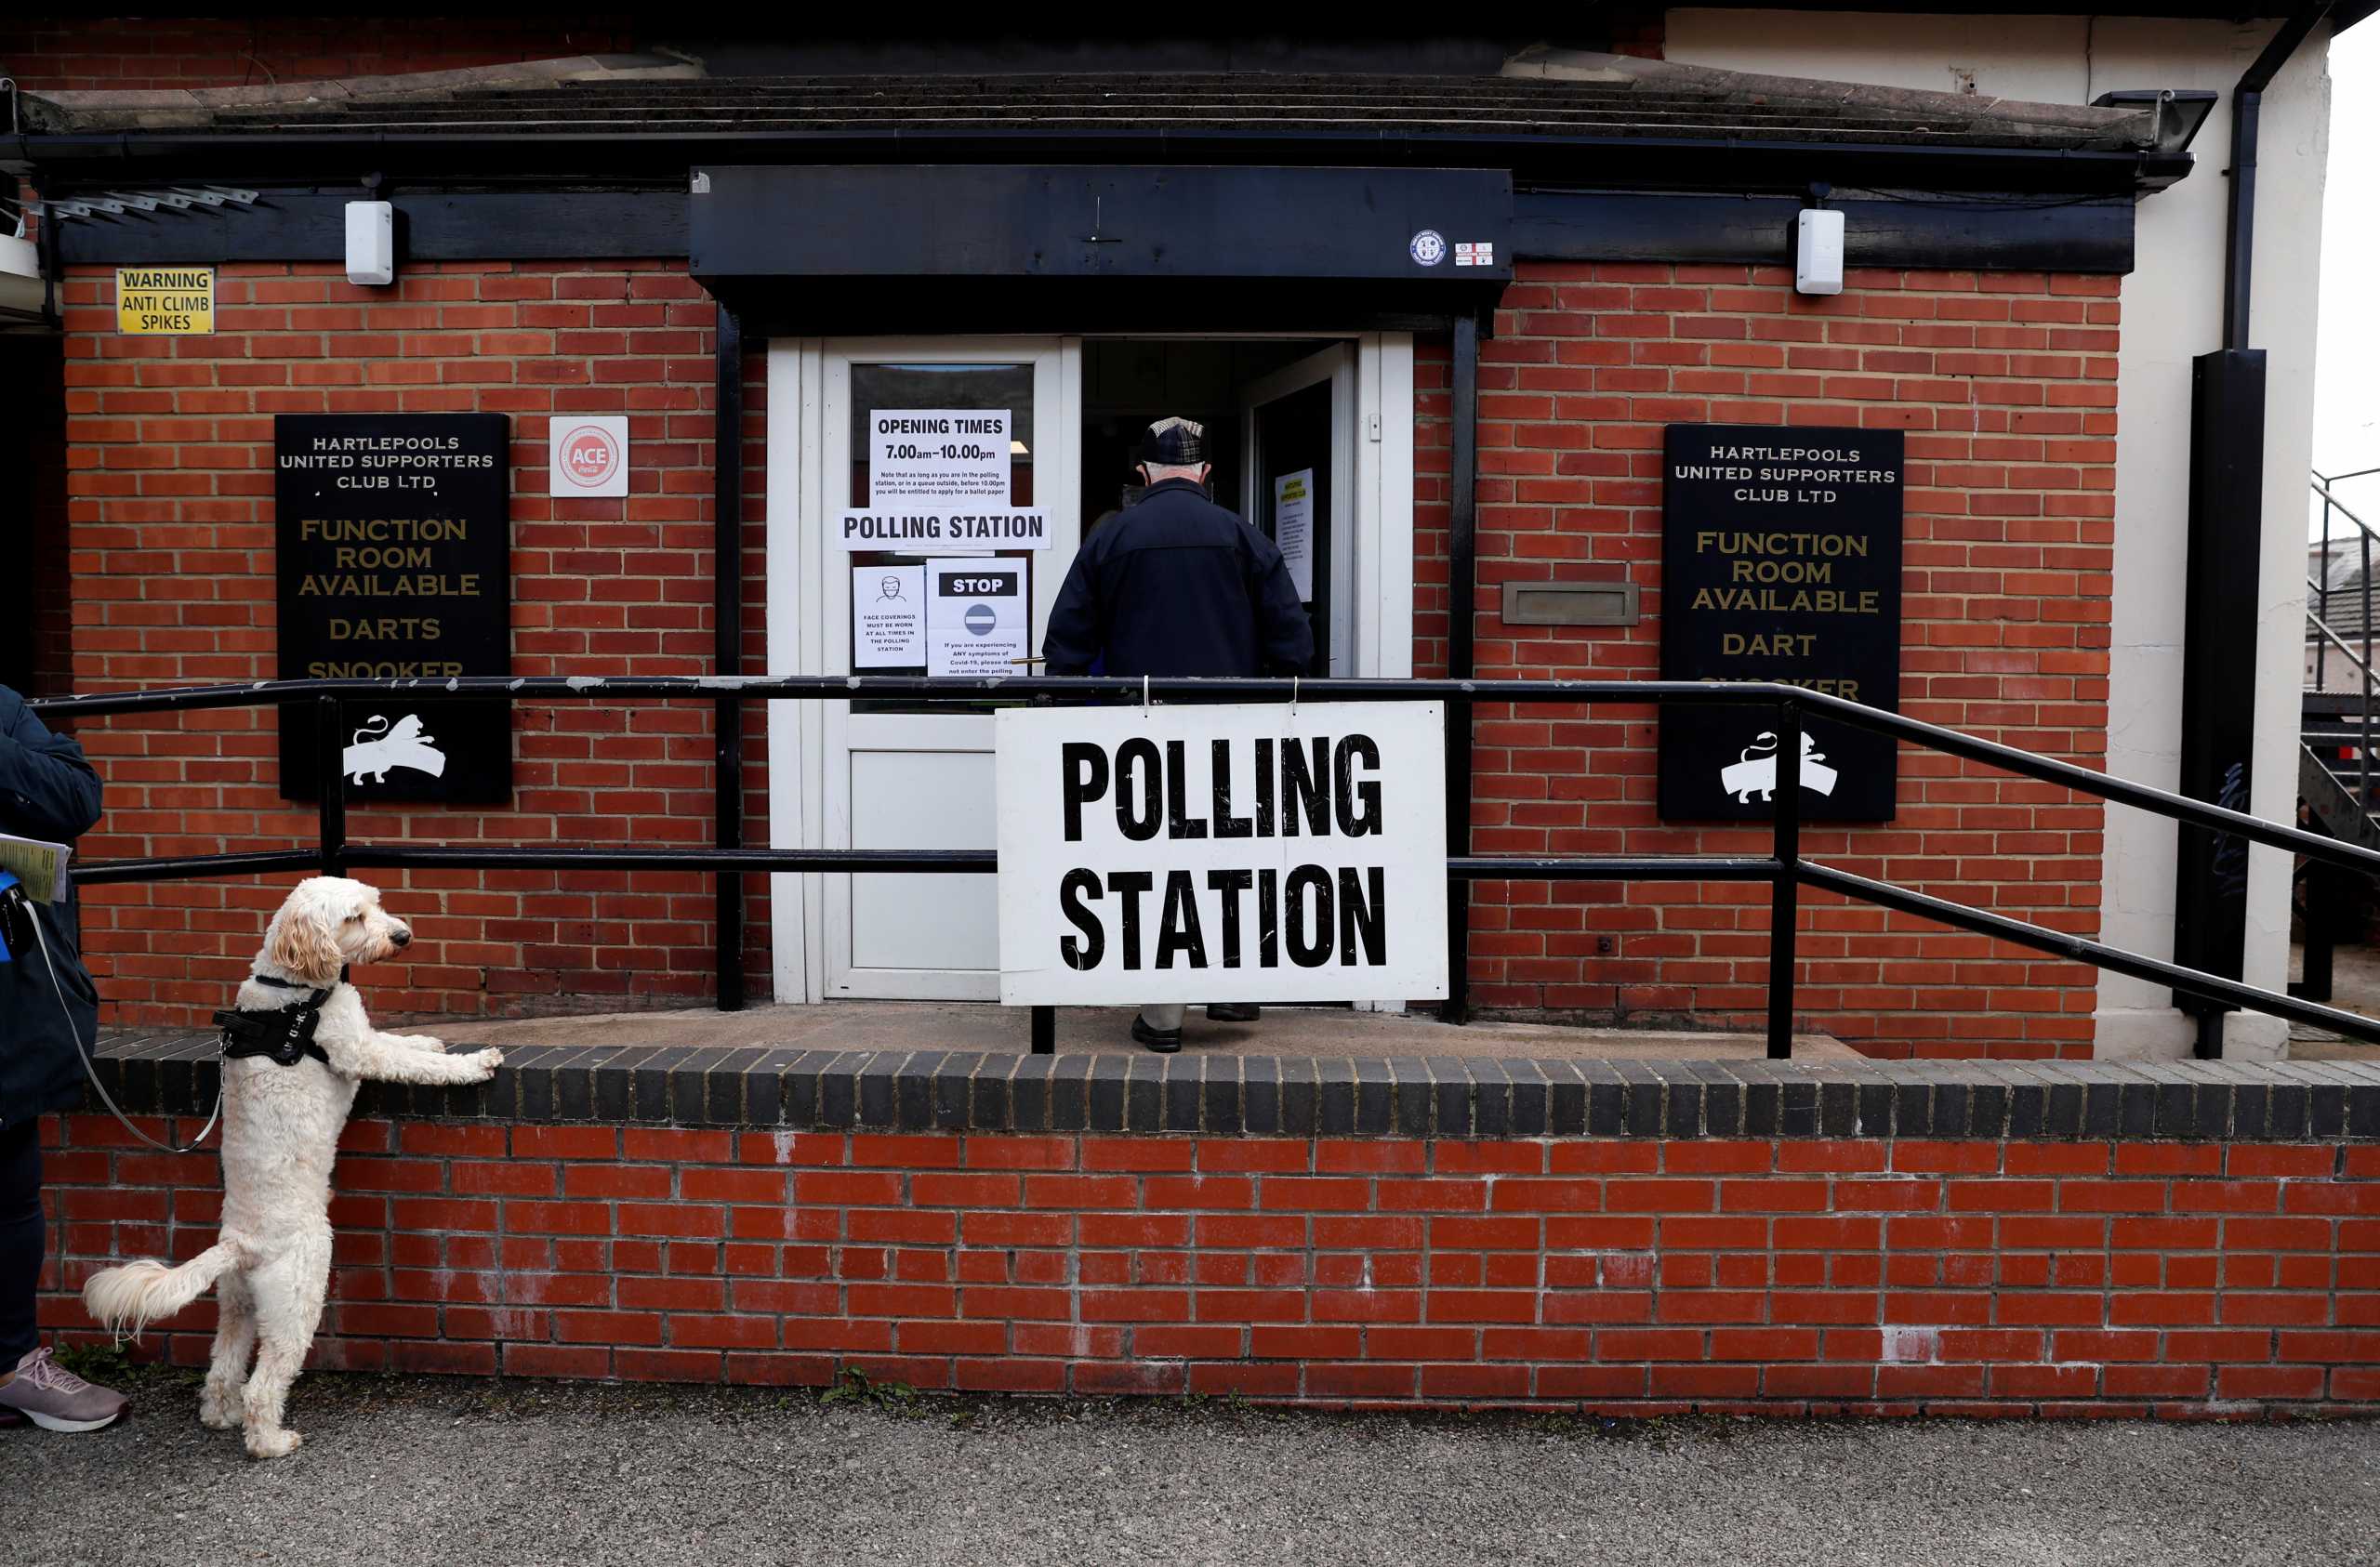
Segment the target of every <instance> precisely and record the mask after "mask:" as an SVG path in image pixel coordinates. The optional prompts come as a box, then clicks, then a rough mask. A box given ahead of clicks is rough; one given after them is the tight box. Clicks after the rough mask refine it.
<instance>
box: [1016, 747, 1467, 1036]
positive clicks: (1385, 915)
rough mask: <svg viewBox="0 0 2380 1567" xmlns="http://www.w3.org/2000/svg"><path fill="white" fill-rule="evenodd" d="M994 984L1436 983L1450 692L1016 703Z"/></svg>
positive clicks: (1395, 989) (1166, 989)
mask: <svg viewBox="0 0 2380 1567" xmlns="http://www.w3.org/2000/svg"><path fill="white" fill-rule="evenodd" d="M996 750H997V770H998V800H999V822H1000V830H999V918H1000V1000H1001V1001H1003V1002H1005V1003H1006V1004H1008V1005H1010V1006H1012V1007H1038V1006H1107V1005H1116V1004H1123V1003H1131V1004H1149V1005H1164V1004H1167V1003H1171V1002H1182V1003H1198V1002H1209V1001H1213V1000H1216V999H1218V998H1227V999H1230V1000H1244V1001H1359V1000H1422V999H1428V998H1434V997H1440V996H1444V995H1445V994H1447V878H1446V709H1445V707H1444V705H1443V704H1438V703H1426V704H1423V703H1414V704H1404V703H1338V704H1324V705H1308V706H1303V707H1292V706H1288V705H1269V706H1214V707H1205V706H1196V707H1142V708H1131V709H1116V708H1076V709H1057V710H1052V709H1049V708H1039V709H1025V708H1008V709H1004V710H1003V711H1001V712H1000V714H999V715H998V718H997V720H996Z"/></svg>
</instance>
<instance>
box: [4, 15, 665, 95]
mask: <svg viewBox="0 0 2380 1567" xmlns="http://www.w3.org/2000/svg"><path fill="white" fill-rule="evenodd" d="M635 47H636V44H635V42H634V30H633V29H631V28H629V27H628V26H627V25H626V24H625V23H624V21H623V20H621V19H619V18H617V17H607V16H604V15H602V14H600V13H599V14H596V15H592V16H586V17H574V18H570V19H563V18H559V17H539V16H512V17H504V16H489V15H487V14H485V13H481V14H477V15H471V16H442V17H423V16H385V17H372V16H314V17H298V16H271V15H261V16H229V17H170V16H144V17H88V16H81V15H55V14H54V15H50V16H46V17H45V16H25V15H22V14H20V15H18V16H14V17H11V18H9V19H8V20H5V21H0V74H6V75H10V76H13V77H15V78H16V82H17V86H20V87H22V88H23V89H24V90H25V91H27V92H65V91H74V90H99V91H131V90H135V89H147V90H157V89H163V88H173V87H241V86H269V85H274V84H280V83H288V82H309V81H317V80H336V79H337V78H340V77H346V76H373V75H383V74H389V73H392V72H410V71H452V70H456V69H458V68H460V67H464V66H472V65H500V64H506V63H509V62H510V61H513V60H524V59H559V58H562V57H563V56H568V55H588V54H605V53H610V52H614V51H618V50H626V49H633V48H635Z"/></svg>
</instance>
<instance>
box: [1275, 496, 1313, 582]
mask: <svg viewBox="0 0 2380 1567" xmlns="http://www.w3.org/2000/svg"><path fill="white" fill-rule="evenodd" d="M1273 542H1274V543H1275V544H1276V545H1279V546H1281V560H1283V561H1284V562H1285V563H1286V564H1287V565H1288V566H1289V580H1290V581H1291V582H1293V583H1295V584H1297V588H1298V602H1299V603H1301V604H1311V603H1313V602H1314V469H1312V468H1310V467H1302V468H1300V469H1298V470H1297V471H1296V472H1295V473H1285V474H1283V475H1281V476H1280V477H1279V478H1278V479H1276V480H1275V481H1273Z"/></svg>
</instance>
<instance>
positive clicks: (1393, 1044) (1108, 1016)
mask: <svg viewBox="0 0 2380 1567" xmlns="http://www.w3.org/2000/svg"><path fill="white" fill-rule="evenodd" d="M1131 1026H1132V1012H1131V1008H1129V1007H1114V1008H1104V1007H1101V1008H1092V1007H1062V1008H1060V1009H1059V1012H1058V1049H1059V1051H1060V1053H1062V1054H1064V1053H1071V1052H1075V1051H1095V1052H1110V1051H1113V1052H1131V1053H1139V1052H1140V1050H1141V1048H1142V1047H1140V1046H1138V1045H1136V1044H1134V1043H1133V1042H1132V1039H1131ZM1029 1030H1030V1014H1028V1013H1027V1012H1025V1010H1024V1009H1022V1008H1019V1007H998V1006H994V1005H992V1004H990V1003H988V1002H964V1001H830V1002H825V1003H822V1004H820V1005H818V1006H813V1007H750V1008H747V1009H746V1010H744V1011H741V1012H719V1011H714V1010H711V1009H709V1008H707V1007H706V1008H698V1009H692V1010H686V1011H672V1012H614V1013H607V1014H602V1015H599V1016H595V1017H576V1018H514V1019H507V1020H500V1021H488V1020H472V1021H452V1022H442V1023H427V1024H423V1025H421V1026H419V1027H417V1028H411V1029H401V1030H399V1031H397V1032H399V1033H407V1034H435V1035H437V1036H438V1037H439V1038H441V1039H443V1040H446V1041H448V1042H449V1043H451V1044H470V1045H495V1046H497V1047H507V1046H510V1047H526V1046H531V1045H658V1046H739V1045H744V1046H752V1045H760V1046H790V1047H799V1048H801V1049H810V1050H817V1049H833V1050H892V1049H910V1050H916V1049H938V1050H984V1051H997V1050H1018V1051H1022V1050H1025V1049H1027V1048H1029V1047H1030V1037H1029ZM1183 1047H1184V1049H1185V1051H1190V1052H1202V1053H1207V1054H1217V1055H1234V1056H1247V1055H1261V1056H1365V1057H1372V1058H1386V1057H1391V1056H1414V1057H1428V1056H1486V1057H1493V1058H1513V1059H1521V1060H1762V1059H1763V1058H1764V1057H1765V1055H1766V1054H1767V1042H1766V1040H1765V1037H1764V1036H1762V1035H1760V1034H1712V1033H1690V1032H1683V1031H1676V1030H1667V1029H1649V1028H1569V1027H1564V1026H1561V1025H1557V1024H1549V1023H1516V1022H1476V1023H1472V1024H1470V1025H1468V1026H1466V1027H1462V1028H1457V1027H1453V1026H1451V1025H1449V1024H1447V1023H1442V1022H1440V1021H1437V1020H1436V1019H1435V1018H1433V1017H1429V1016H1427V1015H1424V1014H1421V1013H1412V1012H1408V1013H1401V1014H1400V1013H1390V1012H1355V1011H1350V1010H1348V1009H1346V1008H1344V1007H1266V1008H1265V1009H1264V1017H1263V1021H1261V1022H1257V1023H1214V1022H1209V1021H1207V1019H1206V1015H1205V1013H1204V1011H1203V1010H1202V1009H1200V1008H1197V1007H1193V1008H1191V1011H1190V1015H1189V1018H1188V1021H1186V1022H1185V1023H1184V1025H1183ZM1793 1058H1794V1060H1803V1061H1812V1060H1818V1061H1825V1060H1838V1061H1839V1060H1858V1059H1859V1056H1858V1052H1857V1051H1855V1050H1853V1049H1852V1048H1851V1047H1849V1046H1847V1045H1845V1044H1844V1043H1843V1042H1842V1041H1841V1040H1839V1039H1836V1038H1834V1037H1833V1036H1831V1035H1830V1034H1798V1035H1796V1036H1795V1038H1794V1041H1793Z"/></svg>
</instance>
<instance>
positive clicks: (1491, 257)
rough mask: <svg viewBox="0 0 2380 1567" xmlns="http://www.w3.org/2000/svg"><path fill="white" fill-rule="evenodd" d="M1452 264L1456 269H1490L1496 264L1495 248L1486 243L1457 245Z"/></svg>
mask: <svg viewBox="0 0 2380 1567" xmlns="http://www.w3.org/2000/svg"><path fill="white" fill-rule="evenodd" d="M1454 264H1455V265H1456V266H1458V267H1492V266H1494V265H1495V264H1496V247H1495V246H1494V245H1493V244H1488V242H1486V241H1484V240H1483V241H1481V242H1480V243H1478V244H1457V245H1456V246H1455V247H1454Z"/></svg>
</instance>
